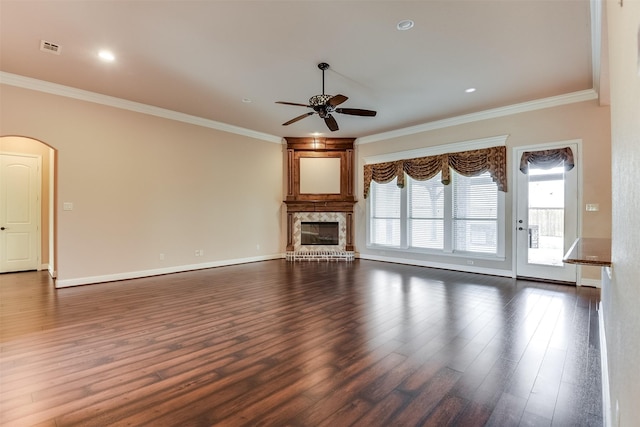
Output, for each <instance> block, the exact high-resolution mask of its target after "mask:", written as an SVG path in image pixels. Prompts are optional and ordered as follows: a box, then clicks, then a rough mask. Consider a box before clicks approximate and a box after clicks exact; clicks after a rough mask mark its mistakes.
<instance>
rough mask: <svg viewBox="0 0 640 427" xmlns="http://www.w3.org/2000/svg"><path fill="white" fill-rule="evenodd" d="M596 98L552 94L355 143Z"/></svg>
mask: <svg viewBox="0 0 640 427" xmlns="http://www.w3.org/2000/svg"><path fill="white" fill-rule="evenodd" d="M594 99H598V94H597V92H596V91H595V90H593V89H587V90H581V91H578V92H572V93H567V94H564V95H558V96H552V97H549V98H542V99H537V100H534V101H528V102H522V103H520V104H513V105H509V106H506V107H499V108H493V109H490V110H485V111H479V112H477V113H470V114H465V115H463V116H457V117H451V118H449V119H443V120H437V121H434V122H428V123H424V124H421V125H417V126H411V127H408V128H404V129H398V130H392V131H389V132H383V133H379V134H376V135H369V136H365V137H362V138H358V139H357V140H356V144H358V145H360V144H369V143H371V142H378V141H384V140H388V139H392V138H398V137H401V136H407V135H414V134H416V133H421V132H428V131H432V130H436V129H443V128H447V127H451V126H458V125H462V124H466V123H472V122H478V121H481V120H488V119H495V118H498V117H504V116H510V115H512V114H519V113H526V112H528V111H535V110H542V109H545V108H551V107H558V106H560V105H567V104H574V103H577V102H584V101H591V100H594Z"/></svg>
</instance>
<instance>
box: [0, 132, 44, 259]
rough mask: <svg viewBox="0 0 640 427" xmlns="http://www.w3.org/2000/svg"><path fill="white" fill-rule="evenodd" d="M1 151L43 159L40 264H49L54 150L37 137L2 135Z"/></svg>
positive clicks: (0, 138)
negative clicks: (50, 205)
mask: <svg viewBox="0 0 640 427" xmlns="http://www.w3.org/2000/svg"><path fill="white" fill-rule="evenodd" d="M0 153H9V154H30V155H35V156H40V158H41V161H42V170H41V176H42V180H41V182H40V186H41V188H40V190H41V196H42V197H41V199H40V200H41V204H40V206H41V210H40V225H41V228H40V264H41V265H46V264H49V247H50V241H49V233H50V230H51V229H50V226H49V202H50V199H49V197H50V194H49V188H50V181H51V179H50V178H51V173H52V171H51V168H50V166H51V159H52V157H53V150H52V149H51V148H50V147H48V146H46V145H45V144H43V143H41V142H40V141H36V140H35V139H30V138H23V137H16V136H5V137H0Z"/></svg>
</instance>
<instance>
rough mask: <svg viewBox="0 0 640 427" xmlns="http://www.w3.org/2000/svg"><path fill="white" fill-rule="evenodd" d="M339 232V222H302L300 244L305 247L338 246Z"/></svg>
mask: <svg viewBox="0 0 640 427" xmlns="http://www.w3.org/2000/svg"><path fill="white" fill-rule="evenodd" d="M339 231H340V230H339V227H338V223H337V222H317V221H316V222H301V223H300V243H301V244H302V245H303V246H306V245H310V246H314V245H322V246H337V245H338V244H339Z"/></svg>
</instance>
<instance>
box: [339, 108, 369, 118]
mask: <svg viewBox="0 0 640 427" xmlns="http://www.w3.org/2000/svg"><path fill="white" fill-rule="evenodd" d="M335 112H336V113H341V114H350V115H352V116H369V117H373V116H375V115H376V114H377V112H375V111H372V110H363V109H361V108H336V109H335Z"/></svg>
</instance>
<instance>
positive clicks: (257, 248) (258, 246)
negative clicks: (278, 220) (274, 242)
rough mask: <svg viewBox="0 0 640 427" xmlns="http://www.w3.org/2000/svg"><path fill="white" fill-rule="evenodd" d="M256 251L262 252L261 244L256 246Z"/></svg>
mask: <svg viewBox="0 0 640 427" xmlns="http://www.w3.org/2000/svg"><path fill="white" fill-rule="evenodd" d="M256 250H257V251H259V250H260V243H258V244H257V245H256Z"/></svg>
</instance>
